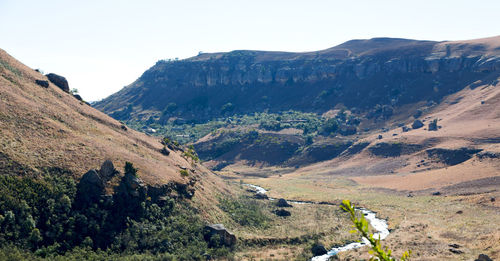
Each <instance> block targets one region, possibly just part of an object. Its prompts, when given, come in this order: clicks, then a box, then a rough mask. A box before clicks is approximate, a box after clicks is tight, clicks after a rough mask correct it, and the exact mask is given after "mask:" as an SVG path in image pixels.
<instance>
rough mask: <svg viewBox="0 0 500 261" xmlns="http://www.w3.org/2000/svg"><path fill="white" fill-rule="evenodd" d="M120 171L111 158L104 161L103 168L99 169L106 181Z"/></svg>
mask: <svg viewBox="0 0 500 261" xmlns="http://www.w3.org/2000/svg"><path fill="white" fill-rule="evenodd" d="M118 173H119V172H118V170H116V169H115V166H114V165H113V162H111V161H110V160H106V161H104V163H102V165H101V169H100V170H99V175H100V177H101V178H102V179H103V181H104V182H108V181H109V180H111V179H112V178H113V177H114V176H116V175H117V174H118Z"/></svg>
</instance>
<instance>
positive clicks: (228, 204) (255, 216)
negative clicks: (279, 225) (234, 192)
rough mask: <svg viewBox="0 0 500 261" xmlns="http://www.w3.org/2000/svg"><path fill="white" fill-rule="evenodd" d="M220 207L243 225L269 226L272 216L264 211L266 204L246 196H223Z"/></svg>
mask: <svg viewBox="0 0 500 261" xmlns="http://www.w3.org/2000/svg"><path fill="white" fill-rule="evenodd" d="M219 207H220V208H221V209H222V210H224V211H225V212H227V213H228V214H229V216H230V217H231V218H232V219H233V220H234V221H235V222H236V223H238V224H240V225H242V226H250V227H261V228H266V227H268V226H269V221H270V218H269V217H268V216H266V214H264V212H263V211H262V209H264V208H265V206H263V205H262V204H261V203H260V202H258V201H257V200H254V199H250V198H247V197H244V196H241V197H239V198H233V197H223V198H221V199H220V200H219Z"/></svg>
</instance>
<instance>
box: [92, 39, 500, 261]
mask: <svg viewBox="0 0 500 261" xmlns="http://www.w3.org/2000/svg"><path fill="white" fill-rule="evenodd" d="M498 50H500V38H498V37H492V38H485V39H477V40H470V41H458V42H430V41H413V40H403V39H391V38H375V39H369V40H354V41H349V42H346V43H344V44H342V45H339V46H336V47H333V48H330V49H327V50H323V51H318V52H311V53H279V52H261V51H234V52H230V53H215V54H201V55H199V56H196V57H193V58H189V59H186V60H181V61H159V62H158V63H157V64H156V65H155V66H153V67H152V68H151V69H150V70H148V71H146V72H145V73H144V75H143V76H142V77H140V78H139V79H138V80H137V81H136V82H134V83H133V84H131V85H130V86H127V87H126V88H124V89H123V90H122V91H120V92H118V93H116V94H114V95H112V96H110V97H108V98H107V99H105V100H103V101H101V102H98V103H97V104H96V107H97V108H99V109H101V110H103V111H105V112H107V113H109V114H110V115H111V116H113V117H116V118H117V119H121V120H123V121H125V122H127V123H128V124H130V126H135V128H137V129H142V130H143V131H146V132H149V134H150V135H158V136H164V135H165V136H169V137H171V138H172V139H176V137H177V138H178V139H179V140H180V141H181V142H183V143H188V144H193V146H194V148H195V150H196V151H197V153H198V155H199V157H200V159H201V160H202V161H203V165H205V166H206V167H208V168H210V169H211V170H212V171H214V172H215V173H216V174H217V175H218V176H220V177H221V178H223V179H225V180H226V181H227V182H229V184H233V186H238V181H240V183H239V184H242V183H249V184H255V185H258V186H261V187H263V188H265V189H266V190H268V191H269V192H268V194H269V196H270V197H273V198H285V199H287V200H290V201H294V200H295V201H306V202H318V203H319V202H323V203H330V204H332V205H339V204H340V202H341V201H342V200H343V199H350V200H351V201H353V202H354V203H355V204H356V205H358V206H361V207H365V208H368V209H370V210H373V211H375V212H376V213H377V215H380V216H381V217H382V218H384V219H387V221H388V224H389V228H390V231H391V233H390V235H389V236H388V237H387V238H386V239H385V240H384V241H383V245H387V246H389V248H391V249H393V250H394V253H395V255H396V256H401V255H402V253H403V252H404V251H406V250H408V249H410V250H411V251H412V258H414V259H416V260H450V259H453V260H455V259H456V260H473V259H475V258H477V257H478V256H479V255H480V254H487V255H488V256H490V257H492V258H493V259H495V258H498V257H499V256H498V255H499V254H500V248H499V246H500V230H499V228H498V224H499V222H500V220H499V219H498V216H499V215H498V214H499V210H500V208H499V207H500V206H499V205H498V204H499V203H498V200H497V199H498V197H499V196H500V190H499V188H500V160H499V158H500V140H499V137H500V111H499V109H500V89H499V87H500V86H499V85H500V84H499V77H500V74H499V67H498V61H499V58H498V57H499V53H498ZM153 82H154V83H153ZM138 93H139V95H137V94H138ZM160 93H164V95H165V96H161V97H162V98H158V99H153V97H160V95H162V94H160ZM132 94H134V95H132ZM167 94H168V95H167ZM119 104H121V105H120V106H118V105H119ZM124 104H128V105H127V106H124ZM125 107H126V108H127V109H120V108H125ZM219 108H220V109H219ZM151 130H154V132H153V131H151ZM263 204H265V203H263ZM315 206H317V207H318V208H328V206H329V204H323V205H315ZM294 207H295V205H294ZM301 207H303V206H301ZM294 210H295V209H294ZM317 211H320V210H319V209H317V210H316V212H317ZM329 211H332V212H330V213H331V214H332V215H331V217H328V215H322V216H321V219H322V221H312V220H311V218H310V217H307V216H304V214H302V213H295V212H292V214H291V217H289V218H285V219H284V220H282V221H280V223H281V224H283V225H280V226H285V228H286V229H287V232H286V234H287V235H293V234H294V231H295V230H293V229H291V230H290V228H289V227H287V226H288V225H285V224H289V223H288V222H289V221H290V220H291V219H293V217H294V216H298V217H299V218H300V219H304V218H307V219H308V222H312V223H313V224H317V225H320V227H322V228H321V229H319V228H318V230H317V232H315V233H319V234H318V235H320V234H321V232H319V231H329V228H328V227H329V226H328V225H325V224H324V223H323V221H328V220H332V218H333V219H335V218H338V215H339V214H340V213H339V214H333V213H335V211H334V210H333V209H332V210H329ZM332 221H333V220H332ZM294 222H298V223H299V224H300V223H301V222H300V221H298V220H297V221H294ZM334 222H335V223H336V224H339V225H340V224H342V222H340V220H336V221H334ZM289 225H290V224H289ZM227 226H228V227H229V228H230V229H232V230H233V231H235V233H236V234H237V235H238V236H239V237H241V238H242V239H243V240H245V238H253V237H259V236H263V235H267V236H270V234H268V232H266V231H265V230H262V231H259V230H257V231H256V232H253V233H248V232H243V231H246V230H245V229H242V228H241V227H240V226H238V225H236V226H232V225H231V224H228V225H227ZM275 226H278V225H277V224H276V225H275ZM303 230H304V233H306V234H314V232H311V231H309V232H307V231H308V230H307V229H306V228H305V227H304V228H303ZM270 231H272V235H274V237H276V238H280V237H281V236H278V235H281V233H279V232H276V231H275V230H273V229H271V230H270ZM330 231H332V230H330ZM337 233H338V232H333V233H331V234H332V235H335V238H336V239H337V240H334V241H332V238H328V236H326V235H320V236H319V237H317V238H316V239H315V240H316V242H317V243H319V244H321V245H324V246H326V249H329V248H331V247H332V246H339V245H341V243H339V242H340V241H344V242H348V241H345V240H347V238H346V237H345V236H342V234H337ZM327 234H328V233H327ZM339 240H340V241H339ZM301 247H303V248H306V247H307V246H305V245H301ZM287 249H288V250H289V249H295V248H294V247H292V246H285V245H283V244H280V245H274V244H267V245H266V246H261V247H260V248H258V250H255V251H253V250H252V247H250V248H243V249H240V250H238V251H237V254H236V256H237V257H240V258H242V259H249V260H268V259H269V260H274V259H277V260H283V259H288V258H292V256H293V257H295V258H297V257H299V259H301V258H305V257H304V256H301V255H303V254H299V253H297V252H293V255H291V256H290V251H288V250H287ZM280 253H282V254H280ZM283 253H287V255H286V256H284V255H283ZM311 257H312V256H311V254H310V253H309V257H308V258H311ZM368 257H369V255H368V254H367V252H366V251H363V250H362V249H359V250H358V249H355V250H351V251H347V252H341V253H339V254H338V258H340V259H341V260H353V259H359V258H368Z"/></svg>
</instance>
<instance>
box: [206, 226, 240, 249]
mask: <svg viewBox="0 0 500 261" xmlns="http://www.w3.org/2000/svg"><path fill="white" fill-rule="evenodd" d="M216 235H217V236H218V237H219V239H218V240H220V241H219V242H214V240H213V239H212V238H213V237H214V236H216ZM204 239H205V241H207V242H209V246H214V245H216V244H218V245H224V246H227V247H233V246H234V245H235V244H236V236H235V235H234V234H233V233H231V232H229V231H228V230H227V229H226V228H225V227H224V225H222V224H212V225H207V226H205V229H204Z"/></svg>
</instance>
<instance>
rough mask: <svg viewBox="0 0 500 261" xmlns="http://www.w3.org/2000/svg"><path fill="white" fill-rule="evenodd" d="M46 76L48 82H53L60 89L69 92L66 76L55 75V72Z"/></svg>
mask: <svg viewBox="0 0 500 261" xmlns="http://www.w3.org/2000/svg"><path fill="white" fill-rule="evenodd" d="M45 76H47V78H48V79H49V81H50V82H52V83H53V84H55V85H56V86H57V87H59V88H61V90H63V91H65V92H67V93H69V84H68V81H67V80H66V78H64V77H63V76H60V75H57V74H55V73H49V74H47V75H45Z"/></svg>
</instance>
